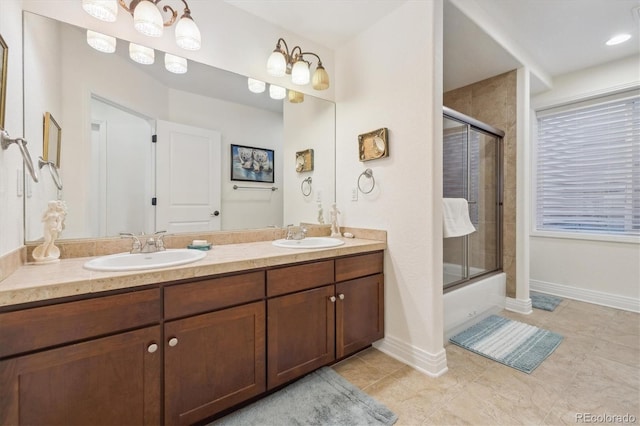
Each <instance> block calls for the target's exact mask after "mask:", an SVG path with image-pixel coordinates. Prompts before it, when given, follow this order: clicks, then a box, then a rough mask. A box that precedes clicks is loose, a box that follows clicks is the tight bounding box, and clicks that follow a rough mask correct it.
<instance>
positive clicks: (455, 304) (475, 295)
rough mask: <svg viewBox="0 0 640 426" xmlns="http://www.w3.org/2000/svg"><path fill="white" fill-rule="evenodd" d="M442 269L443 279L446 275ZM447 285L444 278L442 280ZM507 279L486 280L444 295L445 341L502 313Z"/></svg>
mask: <svg viewBox="0 0 640 426" xmlns="http://www.w3.org/2000/svg"><path fill="white" fill-rule="evenodd" d="M446 273H447V272H446V267H445V275H446ZM445 282H446V277H445ZM506 283H507V275H506V274H505V273H504V272H498V273H496V274H493V275H490V276H487V277H485V278H482V279H480V280H478V281H475V282H473V283H471V284H468V285H466V286H464V287H461V288H458V289H455V290H452V291H449V292H448V293H445V295H444V339H445V342H446V341H448V340H449V338H450V337H451V336H453V335H455V334H457V333H459V332H461V331H462V330H464V329H465V328H467V327H470V326H471V325H473V324H475V323H476V322H478V321H481V320H483V319H484V318H486V317H488V316H489V315H491V314H495V313H497V312H500V311H501V310H503V309H504V307H505V303H506V295H507V293H506Z"/></svg>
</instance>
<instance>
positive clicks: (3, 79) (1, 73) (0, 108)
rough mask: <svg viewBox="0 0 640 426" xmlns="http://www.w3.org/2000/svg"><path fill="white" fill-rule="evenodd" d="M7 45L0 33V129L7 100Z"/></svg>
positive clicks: (2, 126)
mask: <svg viewBox="0 0 640 426" xmlns="http://www.w3.org/2000/svg"><path fill="white" fill-rule="evenodd" d="M8 58H9V47H8V46H7V43H6V42H5V41H4V39H3V38H2V35H0V129H4V112H5V109H6V102H7V61H8Z"/></svg>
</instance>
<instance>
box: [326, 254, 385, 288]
mask: <svg viewBox="0 0 640 426" xmlns="http://www.w3.org/2000/svg"><path fill="white" fill-rule="evenodd" d="M383 264H384V255H383V253H382V252H381V251H378V252H375V253H371V254H363V255H358V256H350V257H343V258H340V259H336V282H339V281H345V280H350V279H353V278H358V277H366V276H367V275H373V274H380V273H382V270H383Z"/></svg>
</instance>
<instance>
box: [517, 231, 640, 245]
mask: <svg viewBox="0 0 640 426" xmlns="http://www.w3.org/2000/svg"><path fill="white" fill-rule="evenodd" d="M529 236H531V237H542V238H562V239H568V240H587V241H606V242H610V243H626V244H640V237H635V236H630V235H610V234H607V235H601V234H585V233H580V234H579V233H574V232H558V231H538V230H533V231H531V233H530V234H529Z"/></svg>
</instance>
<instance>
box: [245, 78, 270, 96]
mask: <svg viewBox="0 0 640 426" xmlns="http://www.w3.org/2000/svg"><path fill="white" fill-rule="evenodd" d="M247 86H248V87H249V91H250V92H253V93H262V92H264V89H265V88H266V84H265V82H264V81H260V80H256V79H254V78H249V79H248V80H247Z"/></svg>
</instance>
